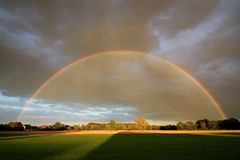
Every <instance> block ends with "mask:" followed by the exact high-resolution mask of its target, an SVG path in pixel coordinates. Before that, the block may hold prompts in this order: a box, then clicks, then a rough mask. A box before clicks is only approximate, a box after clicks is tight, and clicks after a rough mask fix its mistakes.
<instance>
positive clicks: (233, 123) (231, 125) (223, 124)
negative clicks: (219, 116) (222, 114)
mask: <svg viewBox="0 0 240 160" xmlns="http://www.w3.org/2000/svg"><path fill="white" fill-rule="evenodd" d="M219 127H220V128H221V129H240V122H239V120H237V119H234V118H229V119H225V120H223V121H220V122H219Z"/></svg>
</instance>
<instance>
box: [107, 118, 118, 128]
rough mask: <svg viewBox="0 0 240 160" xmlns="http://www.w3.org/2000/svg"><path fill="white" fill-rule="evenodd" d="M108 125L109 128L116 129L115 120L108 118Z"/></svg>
mask: <svg viewBox="0 0 240 160" xmlns="http://www.w3.org/2000/svg"><path fill="white" fill-rule="evenodd" d="M108 125H109V127H110V129H111V130H114V129H116V121H115V120H110V122H109V123H108Z"/></svg>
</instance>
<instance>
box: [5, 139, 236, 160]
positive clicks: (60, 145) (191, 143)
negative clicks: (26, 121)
mask: <svg viewBox="0 0 240 160" xmlns="http://www.w3.org/2000/svg"><path fill="white" fill-rule="evenodd" d="M216 135H217V136H215V135H214V134H213V135H184V134H178V135H176V134H171V135H169V134H143V135H142V134H140V135H136V134H126V135H124V134H115V135H111V134H106V135H63V134H41V135H38V134H37V135H35V134H34V135H12V134H11V135H9V134H0V159H1V160H13V159H14V160H21V159H24V160H28V159H29V160H33V159H34V160H37V159H41V160H42V159H45V160H64V159H68V160H70V159H71V160H77V159H84V160H87V159H89V160H90V159H92V160H93V159H94V160H117V159H119V160H125V159H131V160H135V159H137V160H142V159H144V160H151V159H164V160H167V159H178V160H181V159H182V160H198V159H199V160H208V159H209V160H214V159H216V160H219V159H225V160H226V159H231V160H237V159H240V154H239V151H240V135H239V134H216Z"/></svg>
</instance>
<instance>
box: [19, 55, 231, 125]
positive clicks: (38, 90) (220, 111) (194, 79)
mask: <svg viewBox="0 0 240 160" xmlns="http://www.w3.org/2000/svg"><path fill="white" fill-rule="evenodd" d="M116 52H117V53H116ZM105 54H107V55H108V54H122V55H128V54H141V55H144V56H149V57H152V58H155V59H157V60H159V61H161V62H163V63H165V64H167V65H169V66H171V67H172V68H174V69H176V70H178V71H179V72H181V73H182V74H184V75H185V76H187V77H188V78H189V79H190V80H192V82H193V83H194V84H195V85H196V86H197V87H198V88H199V89H200V90H201V91H202V92H203V93H204V94H205V95H206V96H207V97H208V98H209V99H210V101H211V102H212V103H213V105H214V106H215V108H216V110H217V111H218V112H219V114H220V115H221V117H222V118H223V119H226V118H227V116H226V114H225V113H224V110H223V108H222V107H221V105H220V103H219V102H218V101H217V100H216V98H215V97H214V96H213V95H212V94H211V93H210V92H209V91H208V90H207V88H206V87H205V86H204V85H203V84H202V83H201V82H199V81H198V80H197V79H196V78H195V77H193V76H192V75H191V74H190V73H189V72H187V71H186V70H184V69H183V68H181V67H179V66H178V65H176V64H173V63H171V62H169V61H168V60H165V59H163V58H160V57H157V56H154V55H151V54H144V53H141V52H136V51H129V50H116V51H107V52H97V53H94V54H90V55H87V56H83V57H80V58H79V59H77V60H76V61H74V62H71V63H70V64H67V65H66V66H64V67H63V68H62V69H60V70H58V71H57V72H55V73H54V74H53V75H52V76H50V77H49V78H48V79H47V80H46V81H45V82H44V83H42V84H41V85H40V86H39V87H38V88H37V89H36V90H35V92H34V93H33V94H32V96H31V98H30V99H29V100H28V101H27V102H26V104H25V105H24V106H23V107H22V110H21V111H20V113H19V115H18V117H17V121H19V120H20V119H21V117H22V115H23V114H24V112H25V110H26V108H27V107H28V106H29V105H30V104H31V103H32V101H33V99H34V98H35V97H36V96H37V95H38V94H39V93H40V92H41V90H42V89H44V88H45V87H46V86H47V85H48V83H49V82H50V81H52V80H53V79H55V78H56V77H57V76H58V75H60V74H62V73H63V72H65V71H67V70H68V69H69V68H71V67H73V66H75V65H76V64H78V63H80V62H82V61H85V60H88V59H90V58H94V57H97V56H101V55H105Z"/></svg>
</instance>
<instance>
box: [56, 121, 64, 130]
mask: <svg viewBox="0 0 240 160" xmlns="http://www.w3.org/2000/svg"><path fill="white" fill-rule="evenodd" d="M66 129H67V128H66V127H65V125H64V124H61V123H60V122H56V123H55V124H54V125H53V130H66Z"/></svg>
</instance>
